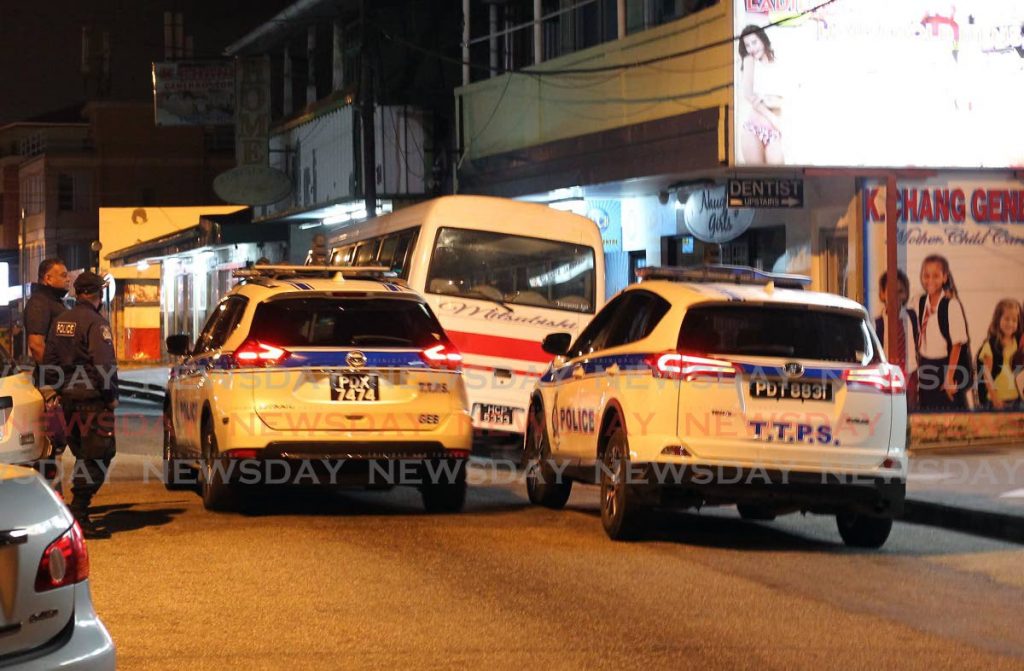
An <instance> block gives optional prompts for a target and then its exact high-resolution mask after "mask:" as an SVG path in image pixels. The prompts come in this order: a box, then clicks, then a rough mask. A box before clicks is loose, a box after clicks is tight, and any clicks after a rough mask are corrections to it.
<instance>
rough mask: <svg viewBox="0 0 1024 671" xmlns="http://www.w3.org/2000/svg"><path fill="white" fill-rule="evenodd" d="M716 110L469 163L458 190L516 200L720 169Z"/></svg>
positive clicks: (701, 111) (557, 141) (670, 118)
mask: <svg viewBox="0 0 1024 671" xmlns="http://www.w3.org/2000/svg"><path fill="white" fill-rule="evenodd" d="M724 113H725V111H724V110H720V109H717V108H714V109H704V110H700V111H697V112H690V113H687V114H680V115H678V116H674V117H668V118H665V119H656V120H654V121H647V122H644V123H639V124H633V125H630V126H622V127H620V128H613V129H610V130H606V131H601V132H598V133H590V134H587V135H580V136H577V137H573V138H567V139H564V140H556V141H554V142H548V143H546V144H542V145H537V146H534V147H528V148H526V149H523V150H520V151H515V152H510V153H507V154H497V155H494V156H487V157H485V158H481V159H476V160H474V161H467V162H466V164H465V165H464V166H463V168H462V169H461V170H460V171H459V190H460V191H461V192H463V193H479V194H486V195H492V196H505V197H509V198H515V197H518V196H526V195H530V194H536V193H542V192H547V191H550V190H552V189H556V188H559V187H571V186H587V185H591V184H602V183H607V182H615V181H619V180H626V179H635V178H638V177H645V176H650V175H671V174H680V173H688V172H692V171H698V170H712V169H717V168H720V167H721V165H722V162H723V160H722V157H721V156H720V144H721V143H720V141H719V134H720V133H721V128H723V124H722V123H721V116H722V115H723V114H724Z"/></svg>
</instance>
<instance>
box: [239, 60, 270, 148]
mask: <svg viewBox="0 0 1024 671" xmlns="http://www.w3.org/2000/svg"><path fill="white" fill-rule="evenodd" d="M236 63H237V66H238V74H237V80H238V91H237V94H236V98H237V100H238V108H237V110H236V113H235V155H236V158H237V161H238V165H267V164H268V163H269V161H268V160H267V158H268V156H269V155H270V151H269V145H268V138H269V131H270V59H269V58H268V57H266V56H257V57H255V58H239V59H237V61H236Z"/></svg>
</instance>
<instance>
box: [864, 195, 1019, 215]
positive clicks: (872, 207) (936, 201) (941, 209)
mask: <svg viewBox="0 0 1024 671" xmlns="http://www.w3.org/2000/svg"><path fill="white" fill-rule="evenodd" d="M881 192H882V189H881V188H880V187H875V188H869V189H868V191H867V196H868V197H867V199H866V200H867V208H868V212H867V214H868V219H869V220H870V221H885V208H884V203H883V205H881V206H880V205H879V202H880V193H881ZM880 207H881V209H879V208H880ZM896 212H897V214H898V215H899V217H898V221H900V222H902V223H907V222H911V223H918V222H923V223H931V224H936V223H954V224H962V223H964V222H965V221H967V220H968V218H970V219H971V220H972V221H973V222H974V223H978V224H1024V189H1011V188H998V189H997V188H973V189H972V188H962V187H953V188H949V187H940V188H928V187H923V188H912V187H909V188H908V187H902V188H899V189H898V190H897V192H896Z"/></svg>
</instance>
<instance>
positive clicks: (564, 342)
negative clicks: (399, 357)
mask: <svg viewBox="0 0 1024 671" xmlns="http://www.w3.org/2000/svg"><path fill="white" fill-rule="evenodd" d="M571 344H572V334H571V333H549V334H548V335H547V337H546V338H544V342H542V343H541V344H540V348H541V349H542V350H544V351H545V352H547V353H548V354H554V355H555V356H564V355H565V354H567V353H568V352H569V345H571Z"/></svg>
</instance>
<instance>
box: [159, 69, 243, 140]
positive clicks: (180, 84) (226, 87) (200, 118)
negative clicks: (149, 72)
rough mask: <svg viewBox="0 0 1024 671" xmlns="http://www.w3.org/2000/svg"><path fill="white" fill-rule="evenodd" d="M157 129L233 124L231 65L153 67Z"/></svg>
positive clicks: (232, 75)
mask: <svg viewBox="0 0 1024 671" xmlns="http://www.w3.org/2000/svg"><path fill="white" fill-rule="evenodd" d="M153 102H154V108H155V110H156V125H157V126H211V125H221V124H223V125H228V124H232V123H234V121H235V66H234V64H233V63H232V62H231V61H171V62H165V63H154V64H153Z"/></svg>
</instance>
